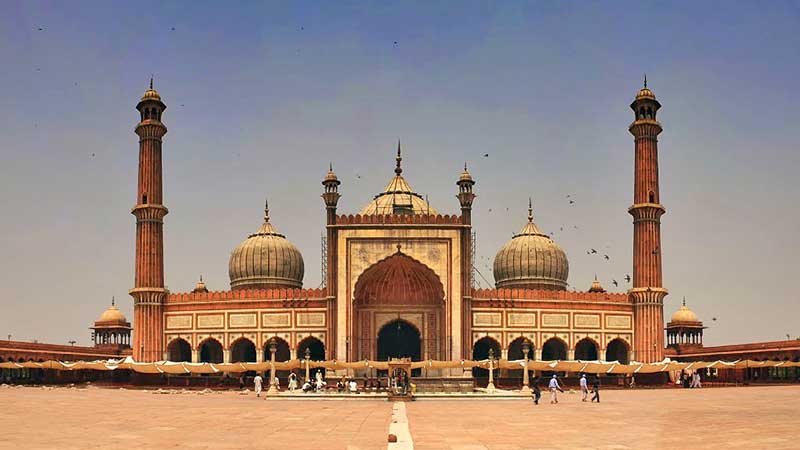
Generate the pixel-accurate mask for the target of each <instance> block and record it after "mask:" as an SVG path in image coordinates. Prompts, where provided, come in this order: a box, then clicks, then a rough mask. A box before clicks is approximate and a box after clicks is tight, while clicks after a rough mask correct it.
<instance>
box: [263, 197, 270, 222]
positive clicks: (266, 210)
mask: <svg viewBox="0 0 800 450" xmlns="http://www.w3.org/2000/svg"><path fill="white" fill-rule="evenodd" d="M264 222H269V199H264Z"/></svg>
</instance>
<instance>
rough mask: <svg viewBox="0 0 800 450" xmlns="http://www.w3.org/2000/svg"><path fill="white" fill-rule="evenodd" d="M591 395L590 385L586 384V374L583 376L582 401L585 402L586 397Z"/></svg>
mask: <svg viewBox="0 0 800 450" xmlns="http://www.w3.org/2000/svg"><path fill="white" fill-rule="evenodd" d="M588 395H589V385H588V384H587V382H586V374H583V375H581V396H582V398H581V401H582V402H585V401H586V397H587V396H588Z"/></svg>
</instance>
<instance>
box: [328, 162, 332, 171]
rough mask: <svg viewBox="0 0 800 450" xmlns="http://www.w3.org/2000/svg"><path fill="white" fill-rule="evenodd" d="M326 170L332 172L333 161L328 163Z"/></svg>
mask: <svg viewBox="0 0 800 450" xmlns="http://www.w3.org/2000/svg"><path fill="white" fill-rule="evenodd" d="M328 170H329V171H331V172H333V161H331V162H329V163H328Z"/></svg>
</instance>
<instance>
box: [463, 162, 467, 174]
mask: <svg viewBox="0 0 800 450" xmlns="http://www.w3.org/2000/svg"><path fill="white" fill-rule="evenodd" d="M464 172H467V162H466V161H464Z"/></svg>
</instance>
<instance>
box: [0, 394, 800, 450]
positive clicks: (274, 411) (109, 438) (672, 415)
mask: <svg viewBox="0 0 800 450" xmlns="http://www.w3.org/2000/svg"><path fill="white" fill-rule="evenodd" d="M172 392H173V393H171V394H162V393H156V392H155V391H153V390H152V389H151V390H148V391H145V390H131V389H113V388H96V387H89V388H67V387H56V388H42V387H8V388H3V389H0V404H2V408H0V430H2V439H0V449H20V448H26V449H61V450H76V449H104V450H113V449H139V448H148V449H154V448H158V449H162V448H170V449H316V448H326V449H349V450H356V449H386V448H387V445H388V444H387V435H388V433H389V427H390V423H391V421H392V409H393V405H392V403H389V402H386V401H383V400H377V399H375V400H373V399H366V398H365V397H358V396H354V397H353V399H352V400H350V399H344V400H342V399H335V400H334V399H330V400H326V399H323V398H321V397H313V396H312V395H309V396H308V397H304V398H302V399H297V400H286V399H270V400H269V401H264V400H263V398H257V397H256V396H255V395H254V394H253V393H252V392H251V393H249V394H247V395H242V394H240V393H238V392H235V391H220V392H210V391H205V392H204V391H184V392H181V391H177V390H175V391H172ZM601 395H602V403H600V404H592V403H582V402H581V401H580V395H579V394H578V393H566V394H561V396H560V397H561V399H560V400H561V401H560V403H559V404H557V405H551V404H549V400H548V398H549V397H548V395H547V394H545V396H544V397H543V398H542V400H543V401H542V402H541V404H540V405H538V406H536V405H534V404H533V402H532V401H529V400H491V399H485V398H476V399H469V400H465V399H458V398H453V399H442V400H438V399H437V400H428V399H425V400H419V401H415V402H409V403H406V405H405V407H406V415H407V419H408V429H409V431H410V434H411V437H412V439H413V447H409V446H406V447H405V448H415V449H443V450H444V449H453V450H482V449H493V450H494V449H497V450H515V449H540V448H547V449H615V450H621V449H681V448H692V449H701V448H702V449H717V448H719V449H721V448H726V449H730V448H734V449H735V448H743V449H744V448H747V449H761V448H770V449H796V448H798V447H800V419H799V418H798V416H797V413H796V408H797V405H796V400H797V399H798V398H800V386H768V387H740V388H708V389H641V390H640V389H635V390H607V391H602V392H601ZM398 448H400V447H398Z"/></svg>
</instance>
